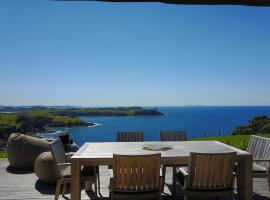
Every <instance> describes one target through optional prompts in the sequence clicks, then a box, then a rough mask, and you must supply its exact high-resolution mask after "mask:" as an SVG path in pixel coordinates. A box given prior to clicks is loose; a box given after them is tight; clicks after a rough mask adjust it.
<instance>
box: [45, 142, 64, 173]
mask: <svg viewBox="0 0 270 200" xmlns="http://www.w3.org/2000/svg"><path fill="white" fill-rule="evenodd" d="M49 147H50V150H51V153H52V156H53V159H54V162H55V163H56V165H55V169H56V174H57V177H58V178H61V177H62V173H61V169H60V167H59V166H57V164H60V163H66V162H67V159H66V156H65V149H64V147H63V144H62V142H61V140H60V139H56V140H54V141H53V142H51V143H50V144H49Z"/></svg>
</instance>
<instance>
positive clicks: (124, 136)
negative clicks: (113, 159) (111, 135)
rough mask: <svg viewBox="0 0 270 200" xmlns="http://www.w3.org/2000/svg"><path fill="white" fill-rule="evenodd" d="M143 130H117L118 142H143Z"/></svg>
mask: <svg viewBox="0 0 270 200" xmlns="http://www.w3.org/2000/svg"><path fill="white" fill-rule="evenodd" d="M143 141H144V133H143V132H135V131H130V132H117V142H143Z"/></svg>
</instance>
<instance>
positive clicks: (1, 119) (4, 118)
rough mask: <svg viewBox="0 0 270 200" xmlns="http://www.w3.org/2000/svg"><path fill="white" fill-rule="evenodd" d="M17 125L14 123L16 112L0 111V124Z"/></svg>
mask: <svg viewBox="0 0 270 200" xmlns="http://www.w3.org/2000/svg"><path fill="white" fill-rule="evenodd" d="M1 124H2V125H10V126H12V125H13V126H16V127H17V126H19V124H18V123H16V114H14V113H0V125H1Z"/></svg>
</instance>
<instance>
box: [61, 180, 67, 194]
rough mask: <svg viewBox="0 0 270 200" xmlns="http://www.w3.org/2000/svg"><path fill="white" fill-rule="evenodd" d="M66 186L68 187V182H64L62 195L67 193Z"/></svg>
mask: <svg viewBox="0 0 270 200" xmlns="http://www.w3.org/2000/svg"><path fill="white" fill-rule="evenodd" d="M66 188H67V184H66V183H65V184H63V189H62V196H64V195H65V194H66Z"/></svg>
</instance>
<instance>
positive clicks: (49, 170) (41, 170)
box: [35, 151, 57, 184]
mask: <svg viewBox="0 0 270 200" xmlns="http://www.w3.org/2000/svg"><path fill="white" fill-rule="evenodd" d="M35 173H36V175H37V177H38V178H39V179H40V180H41V181H43V182H45V183H50V184H54V183H56V179H57V176H56V170H55V162H54V160H53V157H52V154H51V152H49V151H48V152H43V153H41V154H40V155H39V156H38V157H37V159H36V161H35Z"/></svg>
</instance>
